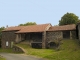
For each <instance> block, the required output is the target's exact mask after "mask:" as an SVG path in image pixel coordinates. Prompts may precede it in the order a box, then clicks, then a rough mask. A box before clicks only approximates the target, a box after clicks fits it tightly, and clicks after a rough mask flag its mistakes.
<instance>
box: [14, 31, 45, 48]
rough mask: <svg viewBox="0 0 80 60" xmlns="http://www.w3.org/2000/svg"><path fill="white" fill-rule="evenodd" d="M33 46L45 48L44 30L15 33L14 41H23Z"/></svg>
mask: <svg viewBox="0 0 80 60" xmlns="http://www.w3.org/2000/svg"><path fill="white" fill-rule="evenodd" d="M24 41H25V43H26V44H29V45H30V46H31V47H33V48H46V45H45V44H46V33H45V32H30V33H17V34H16V40H15V42H16V43H20V42H24Z"/></svg>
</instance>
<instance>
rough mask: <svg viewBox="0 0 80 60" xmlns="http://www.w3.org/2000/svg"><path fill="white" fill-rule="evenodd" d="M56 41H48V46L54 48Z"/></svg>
mask: <svg viewBox="0 0 80 60" xmlns="http://www.w3.org/2000/svg"><path fill="white" fill-rule="evenodd" d="M56 46H57V45H56V43H55V42H50V43H49V48H56Z"/></svg>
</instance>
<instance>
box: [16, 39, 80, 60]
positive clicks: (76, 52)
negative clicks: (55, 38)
mask: <svg viewBox="0 0 80 60" xmlns="http://www.w3.org/2000/svg"><path fill="white" fill-rule="evenodd" d="M62 42H63V44H61V46H60V50H59V51H57V50H55V49H34V48H31V47H30V46H29V45H26V44H18V46H21V47H22V48H24V50H25V53H26V54H27V55H34V56H38V57H42V58H46V59H48V60H80V46H79V43H78V41H77V40H63V41H62Z"/></svg>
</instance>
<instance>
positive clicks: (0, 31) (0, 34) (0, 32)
mask: <svg viewBox="0 0 80 60" xmlns="http://www.w3.org/2000/svg"><path fill="white" fill-rule="evenodd" d="M4 29H5V27H1V28H0V40H1V36H2V30H4Z"/></svg>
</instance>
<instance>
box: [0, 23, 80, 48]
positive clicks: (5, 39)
mask: <svg viewBox="0 0 80 60" xmlns="http://www.w3.org/2000/svg"><path fill="white" fill-rule="evenodd" d="M79 29H80V24H78V25H75V24H71V25H63V26H52V25H51V24H41V25H31V26H15V27H7V28H6V29H5V30H3V31H2V40H1V41H2V48H12V47H13V44H16V43H20V42H23V41H25V42H26V44H30V45H31V46H32V47H40V48H49V47H53V45H55V44H54V43H55V41H58V42H59V41H60V40H62V39H76V38H79V39H80V36H79V35H80V32H79ZM78 33H79V34H78Z"/></svg>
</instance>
